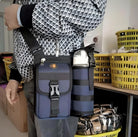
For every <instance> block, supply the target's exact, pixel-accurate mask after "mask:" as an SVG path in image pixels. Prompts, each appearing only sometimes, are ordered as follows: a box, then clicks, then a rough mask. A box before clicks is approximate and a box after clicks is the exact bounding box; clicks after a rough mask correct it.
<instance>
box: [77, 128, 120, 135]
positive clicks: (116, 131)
mask: <svg viewBox="0 0 138 137" xmlns="http://www.w3.org/2000/svg"><path fill="white" fill-rule="evenodd" d="M120 131H121V128H119V129H117V130H115V131H112V132H106V133H102V134H96V135H75V137H118V134H119V132H120Z"/></svg>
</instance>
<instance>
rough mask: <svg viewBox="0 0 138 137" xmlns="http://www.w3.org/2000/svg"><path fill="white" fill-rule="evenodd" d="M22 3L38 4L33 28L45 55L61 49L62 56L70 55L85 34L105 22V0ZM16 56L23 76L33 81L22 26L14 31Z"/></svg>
mask: <svg viewBox="0 0 138 137" xmlns="http://www.w3.org/2000/svg"><path fill="white" fill-rule="evenodd" d="M21 4H23V5H30V4H35V7H34V9H33V12H32V28H30V31H31V32H32V34H33V35H34V36H35V38H36V40H37V41H38V43H39V44H40V45H41V46H42V47H43V52H44V54H45V55H55V54H56V51H57V48H59V55H69V52H70V51H73V50H74V49H78V48H80V46H81V43H82V41H83V39H84V34H85V33H86V32H88V31H90V30H94V29H95V28H96V27H97V26H98V25H99V24H100V23H101V22H102V20H103V16H104V13H105V7H106V0H21ZM24 16H25V15H24ZM14 57H15V63H16V67H17V69H18V71H19V73H20V74H21V76H22V78H23V79H24V80H26V81H30V80H31V79H32V78H33V71H32V67H31V66H32V64H33V62H34V57H33V56H32V55H31V53H30V51H29V48H28V46H27V44H26V43H25V41H24V39H23V37H22V35H21V33H20V31H19V29H17V30H15V31H14Z"/></svg>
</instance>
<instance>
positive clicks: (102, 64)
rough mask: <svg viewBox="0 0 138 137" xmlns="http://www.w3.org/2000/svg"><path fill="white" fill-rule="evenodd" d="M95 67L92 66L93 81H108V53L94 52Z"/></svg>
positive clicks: (109, 79) (109, 76)
mask: <svg viewBox="0 0 138 137" xmlns="http://www.w3.org/2000/svg"><path fill="white" fill-rule="evenodd" d="M94 58H95V64H96V67H95V68H94V82H98V83H110V82H111V73H110V54H94Z"/></svg>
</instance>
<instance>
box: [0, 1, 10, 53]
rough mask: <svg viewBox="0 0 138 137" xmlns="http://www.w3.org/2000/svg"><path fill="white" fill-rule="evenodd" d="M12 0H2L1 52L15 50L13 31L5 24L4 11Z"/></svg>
mask: <svg viewBox="0 0 138 137" xmlns="http://www.w3.org/2000/svg"><path fill="white" fill-rule="evenodd" d="M10 3H11V1H10V0H2V1H0V52H3V51H10V52H12V51H13V35H12V31H8V30H7V27H6V26H5V25H4V18H3V13H4V9H5V7H7V6H9V5H10Z"/></svg>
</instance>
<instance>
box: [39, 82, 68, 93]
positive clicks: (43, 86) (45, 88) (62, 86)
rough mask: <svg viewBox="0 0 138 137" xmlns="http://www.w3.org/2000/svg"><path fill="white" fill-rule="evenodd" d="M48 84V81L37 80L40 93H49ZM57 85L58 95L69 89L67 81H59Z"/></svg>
mask: <svg viewBox="0 0 138 137" xmlns="http://www.w3.org/2000/svg"><path fill="white" fill-rule="evenodd" d="M49 82H50V80H39V81H38V84H39V89H40V91H42V92H43V93H49ZM58 83H59V91H60V93H63V92H65V91H66V90H67V89H69V88H70V84H69V80H59V81H58ZM46 85H47V86H46Z"/></svg>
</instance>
